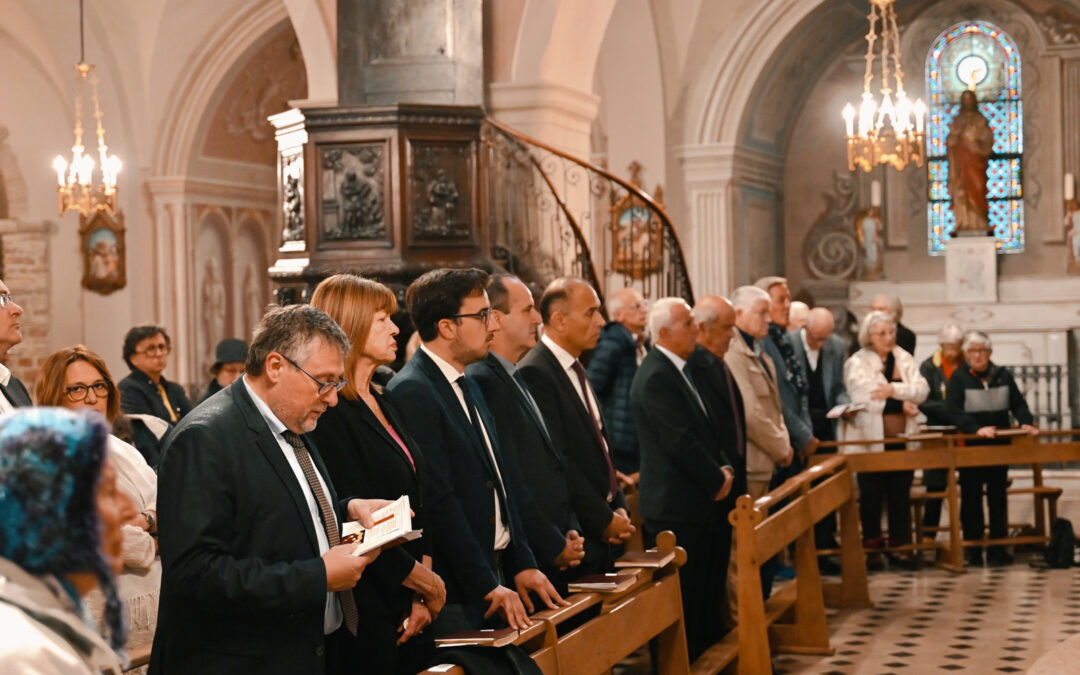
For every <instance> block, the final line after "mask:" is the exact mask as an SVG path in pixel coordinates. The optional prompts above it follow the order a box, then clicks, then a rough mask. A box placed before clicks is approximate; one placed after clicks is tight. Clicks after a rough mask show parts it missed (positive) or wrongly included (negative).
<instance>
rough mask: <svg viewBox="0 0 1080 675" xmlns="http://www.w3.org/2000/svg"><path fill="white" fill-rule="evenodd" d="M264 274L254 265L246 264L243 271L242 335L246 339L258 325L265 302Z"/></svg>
mask: <svg viewBox="0 0 1080 675" xmlns="http://www.w3.org/2000/svg"><path fill="white" fill-rule="evenodd" d="M264 274H265V272H264V271H263V270H260V269H259V267H258V266H257V265H256V264H255V263H248V266H247V267H246V268H245V269H244V282H243V298H244V305H243V306H244V335H247V336H248V337H250V336H251V333H252V332H253V331H254V330H255V326H257V325H259V320H260V319H262V315H263V310H264V309H265V305H266V300H265V299H264V296H263V289H262V286H263V282H262V278H263V275H264Z"/></svg>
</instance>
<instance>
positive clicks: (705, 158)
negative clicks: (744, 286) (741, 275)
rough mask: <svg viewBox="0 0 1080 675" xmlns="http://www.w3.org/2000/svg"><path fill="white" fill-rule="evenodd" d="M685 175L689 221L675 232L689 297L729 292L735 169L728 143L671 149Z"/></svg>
mask: <svg viewBox="0 0 1080 675" xmlns="http://www.w3.org/2000/svg"><path fill="white" fill-rule="evenodd" d="M675 154H676V156H677V157H678V160H679V165H680V166H681V167H682V170H683V173H684V176H685V178H684V185H685V186H686V195H687V203H688V204H689V205H690V222H689V223H688V225H684V226H683V227H682V228H681V231H680V232H679V235H680V237H681V238H682V242H683V251H684V253H685V254H686V256H687V261H686V262H687V266H688V267H689V270H690V281H691V283H692V284H693V287H694V295H695V296H696V297H699V298H700V297H701V296H703V295H709V294H719V295H725V296H726V295H728V294H730V293H731V291H733V290H734V278H735V275H734V261H733V258H732V251H733V249H734V247H733V246H732V241H733V238H734V237H733V233H734V222H733V221H734V204H733V202H734V185H733V181H734V167H735V161H734V160H735V150H734V147H731V146H723V145H719V144H713V145H695V146H690V145H684V146H682V147H679V148H676V150H675Z"/></svg>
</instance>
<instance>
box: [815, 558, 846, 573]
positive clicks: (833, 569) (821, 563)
mask: <svg viewBox="0 0 1080 675" xmlns="http://www.w3.org/2000/svg"><path fill="white" fill-rule="evenodd" d="M817 561H818V570H819V571H820V572H821V573H822V574H825V575H828V576H840V573H841V572H842V571H843V570H842V569H841V568H840V565H839V563H837V562H836V561H835V560H833V559H832V558H831V557H828V556H821V557H820V558H818V559H817Z"/></svg>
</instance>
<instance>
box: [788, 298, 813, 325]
mask: <svg viewBox="0 0 1080 675" xmlns="http://www.w3.org/2000/svg"><path fill="white" fill-rule="evenodd" d="M808 316H810V305H808V304H806V303H805V302H803V301H802V300H793V301H792V303H791V309H789V310H788V320H789V321H794V320H795V319H796V318H797V317H802V318H803V319H806V317H808Z"/></svg>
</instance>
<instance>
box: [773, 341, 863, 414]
mask: <svg viewBox="0 0 1080 675" xmlns="http://www.w3.org/2000/svg"><path fill="white" fill-rule="evenodd" d="M801 330H802V329H800V330H799V331H792V332H790V333H788V338H790V339H791V345H792V346H793V347H794V348H795V354H796V355H798V357H799V358H800V359H802V361H803V362H804V363H805V362H806V350H804V349H803V341H802V335H800V334H799V333H800V331H801ZM845 352H847V349H846V348H845V345H844V341H843V340H842V339H840V336H838V335H830V336H829V339H827V340H825V344H824V345H823V346H822V347H821V353H820V354H819V355H818V359H819V361H818V366H819V367H820V368H821V369H822V371H821V384H822V385H823V386H824V388H825V402H826V403H828V404H829V407H830V408H831V407H833V406H835V405H840V404H841V403H850V402H851V399H849V398H848V395H847V388H845V387H844V361H846V360H847V356H846V354H845Z"/></svg>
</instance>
